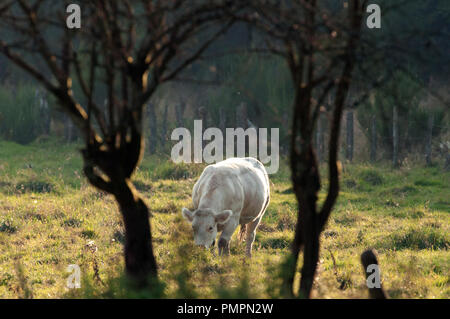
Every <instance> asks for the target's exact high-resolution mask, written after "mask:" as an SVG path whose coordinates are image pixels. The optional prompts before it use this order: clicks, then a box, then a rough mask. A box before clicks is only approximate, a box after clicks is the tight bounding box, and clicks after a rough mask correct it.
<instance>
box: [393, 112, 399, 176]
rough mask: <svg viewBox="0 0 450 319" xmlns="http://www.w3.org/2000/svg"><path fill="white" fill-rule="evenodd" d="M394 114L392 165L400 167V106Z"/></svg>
mask: <svg viewBox="0 0 450 319" xmlns="http://www.w3.org/2000/svg"><path fill="white" fill-rule="evenodd" d="M392 115H393V117H392V146H393V147H392V165H393V166H394V167H398V165H399V162H398V108H397V106H396V105H394V109H393V114H392Z"/></svg>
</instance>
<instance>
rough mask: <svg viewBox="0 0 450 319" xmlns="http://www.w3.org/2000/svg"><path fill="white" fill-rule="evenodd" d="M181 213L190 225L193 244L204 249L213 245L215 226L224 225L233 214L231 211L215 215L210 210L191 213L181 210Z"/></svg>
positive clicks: (185, 209)
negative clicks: (192, 233)
mask: <svg viewBox="0 0 450 319" xmlns="http://www.w3.org/2000/svg"><path fill="white" fill-rule="evenodd" d="M181 213H182V214H183V217H184V218H186V219H187V220H188V221H190V222H191V223H192V229H193V230H194V241H195V244H196V245H199V246H205V247H206V248H208V247H210V246H212V245H214V241H215V239H216V236H217V226H218V225H223V224H225V223H226V222H227V221H228V220H229V219H230V217H231V215H232V214H233V212H232V211H231V210H224V211H222V212H219V213H217V212H214V211H213V210H211V209H197V210H195V211H193V212H191V211H190V210H189V209H187V208H183V210H182V212H181Z"/></svg>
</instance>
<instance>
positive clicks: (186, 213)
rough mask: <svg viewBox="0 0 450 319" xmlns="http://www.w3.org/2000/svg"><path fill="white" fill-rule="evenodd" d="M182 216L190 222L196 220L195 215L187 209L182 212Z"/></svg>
mask: <svg viewBox="0 0 450 319" xmlns="http://www.w3.org/2000/svg"><path fill="white" fill-rule="evenodd" d="M181 214H182V215H183V217H184V218H186V219H187V220H188V221H190V222H192V220H193V219H194V213H193V212H191V211H190V210H189V209H187V208H185V207H183V209H182V210H181Z"/></svg>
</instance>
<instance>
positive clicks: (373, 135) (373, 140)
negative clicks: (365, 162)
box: [370, 115, 377, 163]
mask: <svg viewBox="0 0 450 319" xmlns="http://www.w3.org/2000/svg"><path fill="white" fill-rule="evenodd" d="M376 160H377V120H376V116H375V115H372V117H371V119H370V161H371V162H372V163H374V162H375V161H376Z"/></svg>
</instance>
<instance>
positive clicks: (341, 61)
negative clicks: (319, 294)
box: [239, 0, 365, 298]
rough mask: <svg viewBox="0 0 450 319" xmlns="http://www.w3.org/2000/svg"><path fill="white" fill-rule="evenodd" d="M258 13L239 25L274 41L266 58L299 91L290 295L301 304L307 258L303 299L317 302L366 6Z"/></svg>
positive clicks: (306, 6) (270, 7)
mask: <svg viewBox="0 0 450 319" xmlns="http://www.w3.org/2000/svg"><path fill="white" fill-rule="evenodd" d="M250 2H251V6H252V8H253V9H254V10H253V11H252V12H250V13H247V12H245V13H244V14H242V15H239V19H241V20H243V21H246V22H247V23H249V24H252V25H253V26H255V27H256V28H257V29H258V30H260V31H261V32H264V33H265V34H266V35H267V41H266V42H265V48H264V49H266V50H268V51H270V52H272V53H274V54H276V55H279V56H281V57H283V58H284V59H285V61H286V62H287V65H288V67H289V70H290V73H291V78H292V82H293V88H294V96H295V97H294V104H293V118H292V133H291V144H290V148H291V150H290V151H291V155H290V165H291V170H292V182H293V189H294V193H295V195H296V198H297V201H298V215H297V216H298V219H297V225H296V229H295V236H294V240H293V243H292V246H291V259H290V260H289V262H288V263H287V264H286V268H284V284H283V286H284V293H285V294H286V295H288V296H295V295H296V294H297V293H296V289H295V288H294V277H295V273H296V270H297V261H298V256H299V253H300V251H301V250H303V256H304V258H303V267H302V271H301V279H300V289H299V292H298V295H299V296H301V297H304V298H309V297H310V296H311V290H312V285H313V281H314V277H315V273H316V268H317V262H318V259H319V251H320V240H319V237H320V234H321V232H322V231H323V229H324V227H325V225H326V223H327V220H328V217H329V216H330V213H331V210H332V208H333V206H334V203H335V201H336V198H337V196H338V192H339V168H338V165H339V164H338V159H337V155H338V145H339V143H338V141H339V133H340V125H341V118H342V113H343V109H344V104H345V101H346V98H347V95H348V92H349V88H350V83H351V81H352V74H353V69H354V67H355V64H356V63H357V53H358V48H359V43H360V32H361V28H362V17H363V12H364V7H365V5H364V4H363V2H364V1H359V0H352V1H349V2H348V3H345V5H344V6H343V7H342V3H340V5H341V7H337V6H335V5H333V4H332V3H328V2H326V1H316V0H298V1H276V0H274V1H264V0H254V1H250ZM329 96H332V97H333V103H331V104H332V105H331V106H330V108H331V110H330V112H331V114H332V115H331V118H330V139H329V155H328V165H329V168H328V169H329V180H330V182H329V188H328V194H327V196H326V199H325V202H324V204H323V206H322V207H321V208H319V207H318V203H317V201H318V191H319V189H320V175H319V165H318V161H317V158H316V152H315V150H314V132H315V127H316V123H317V120H318V118H319V114H320V112H321V109H323V107H324V104H325V99H326V98H327V97H329Z"/></svg>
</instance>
